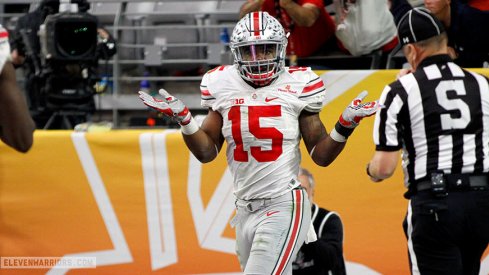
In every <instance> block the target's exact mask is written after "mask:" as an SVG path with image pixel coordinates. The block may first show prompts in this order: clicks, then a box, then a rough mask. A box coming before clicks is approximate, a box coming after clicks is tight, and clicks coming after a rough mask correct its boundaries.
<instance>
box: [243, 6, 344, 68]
mask: <svg viewBox="0 0 489 275" xmlns="http://www.w3.org/2000/svg"><path fill="white" fill-rule="evenodd" d="M258 10H262V11H266V12H268V13H269V14H270V15H272V16H273V17H275V18H277V19H278V20H279V21H280V23H281V24H282V26H283V27H284V29H285V32H286V33H290V37H289V45H288V48H287V54H288V55H289V56H290V57H291V59H293V58H294V56H297V57H307V56H311V55H314V54H319V53H321V52H323V51H326V50H328V47H331V45H334V46H335V43H336V42H335V41H336V39H335V36H334V33H335V23H334V21H333V18H331V16H330V15H329V13H327V11H326V9H325V8H324V3H323V0H248V1H247V2H246V3H244V4H243V5H242V7H241V10H240V17H243V16H244V15H246V14H247V13H249V12H251V11H258ZM292 62H293V61H292Z"/></svg>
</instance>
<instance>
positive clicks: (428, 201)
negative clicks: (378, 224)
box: [403, 189, 489, 275]
mask: <svg viewBox="0 0 489 275" xmlns="http://www.w3.org/2000/svg"><path fill="white" fill-rule="evenodd" d="M403 227H404V232H405V233H406V237H407V239H408V250H409V261H410V264H411V266H410V267H411V273H412V274H422V275H427V274H444V275H445V274H450V275H457V274H472V275H478V274H479V269H480V262H481V257H482V254H483V253H484V251H485V249H486V247H487V246H488V243H489V190H487V189H486V190H468V191H455V192H449V193H448V195H447V196H446V197H441V198H440V197H435V196H434V195H433V194H432V193H431V191H430V190H426V191H420V192H418V193H417V194H415V195H413V196H412V197H411V200H410V202H409V207H408V211H407V214H406V218H405V220H404V223H403Z"/></svg>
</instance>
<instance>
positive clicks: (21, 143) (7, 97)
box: [0, 26, 35, 153]
mask: <svg viewBox="0 0 489 275" xmlns="http://www.w3.org/2000/svg"><path fill="white" fill-rule="evenodd" d="M9 55H10V46H9V43H8V33H7V30H6V29H4V28H3V27H2V26H0V139H1V140H2V141H3V142H4V143H5V144H7V145H8V146H10V147H12V148H14V149H15V150H17V151H19V152H22V153H25V152H27V151H29V149H30V148H31V146H32V143H33V132H34V129H35V125H34V121H33V120H32V118H31V117H30V115H29V110H28V108H27V103H26V101H25V98H24V96H23V95H22V92H21V91H20V89H19V88H18V86H17V81H16V79H15V69H14V67H13V66H12V63H10V61H8V59H9Z"/></svg>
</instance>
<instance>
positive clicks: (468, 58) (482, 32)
mask: <svg viewBox="0 0 489 275" xmlns="http://www.w3.org/2000/svg"><path fill="white" fill-rule="evenodd" d="M424 4H425V6H426V8H427V9H429V10H430V11H431V12H432V13H433V14H434V15H435V16H436V17H437V18H438V19H439V20H440V21H441V22H443V25H444V26H445V28H446V30H447V33H448V46H449V54H450V56H451V57H452V58H453V59H454V60H455V63H457V64H458V65H459V66H462V67H470V68H477V67H482V66H483V64H484V62H486V61H489V39H487V38H488V37H489V28H481V27H480V26H489V11H482V10H479V9H477V8H474V7H471V6H470V5H469V3H468V2H463V1H461V0H453V1H451V0H424ZM481 38H482V39H481Z"/></svg>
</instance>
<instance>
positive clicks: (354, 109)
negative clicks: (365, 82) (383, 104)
mask: <svg viewBox="0 0 489 275" xmlns="http://www.w3.org/2000/svg"><path fill="white" fill-rule="evenodd" d="M367 95H368V92H367V91H363V92H361V93H360V94H359V95H358V96H357V97H356V98H355V99H354V100H353V101H352V102H351V103H350V105H348V107H346V109H345V110H344V111H343V113H342V114H341V116H340V119H339V121H338V122H339V123H340V124H341V126H343V127H346V128H350V129H353V128H355V127H357V126H358V124H359V123H360V120H362V119H363V118H364V117H369V116H371V115H373V114H375V113H376V112H377V110H378V109H379V108H380V105H379V101H378V100H376V101H371V102H365V103H362V100H363V99H364V98H365V97H366V96H367Z"/></svg>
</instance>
